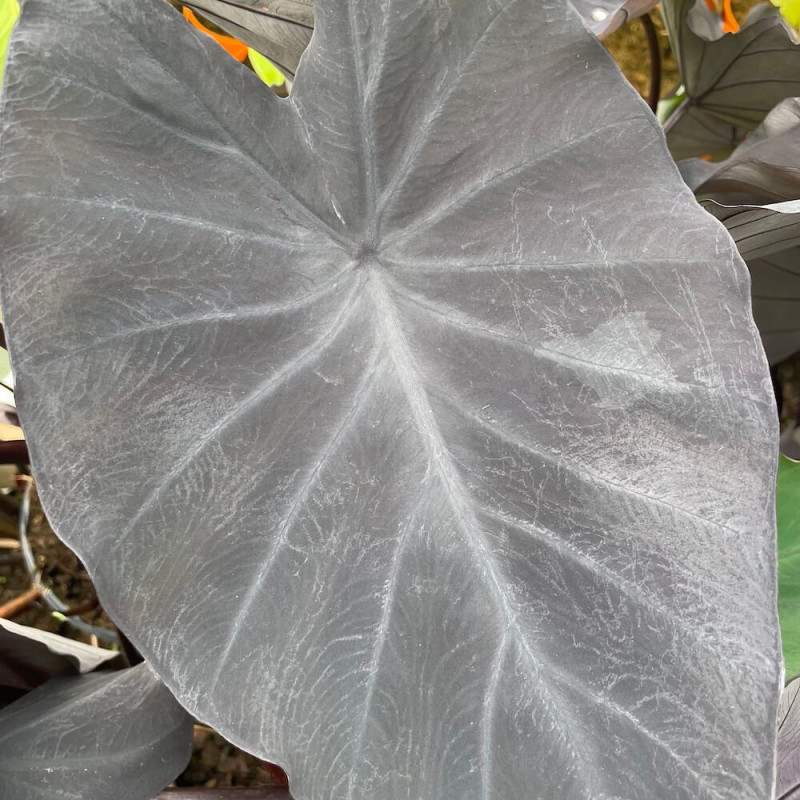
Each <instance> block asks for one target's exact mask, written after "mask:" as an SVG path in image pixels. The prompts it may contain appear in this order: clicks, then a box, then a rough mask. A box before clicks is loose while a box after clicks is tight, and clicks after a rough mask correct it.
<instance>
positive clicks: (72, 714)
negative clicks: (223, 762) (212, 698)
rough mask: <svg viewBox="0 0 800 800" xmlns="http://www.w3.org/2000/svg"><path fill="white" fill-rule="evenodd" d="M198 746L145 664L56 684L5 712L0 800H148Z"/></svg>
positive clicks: (0, 720) (0, 732) (0, 715)
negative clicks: (193, 742)
mask: <svg viewBox="0 0 800 800" xmlns="http://www.w3.org/2000/svg"><path fill="white" fill-rule="evenodd" d="M191 744H192V720H191V718H190V717H189V716H188V714H186V712H185V711H184V710H183V709H182V708H181V707H180V706H179V705H178V703H176V702H175V699H174V698H173V697H172V696H171V695H170V693H169V692H168V691H167V689H166V688H165V687H164V684H163V683H161V681H160V680H159V679H158V678H157V677H156V676H155V675H154V674H153V673H152V672H151V671H150V670H149V669H148V667H147V665H145V664H140V665H139V666H138V667H133V668H131V669H126V670H123V671H121V672H115V673H111V674H103V673H92V674H91V675H79V676H73V677H71V678H56V679H54V680H52V681H49V682H48V683H46V684H45V685H44V686H40V687H39V688H38V689H35V690H34V691H32V692H31V693H30V694H27V695H25V697H23V698H22V699H21V700H17V702H16V703H12V704H11V705H10V706H8V707H7V708H6V709H4V710H3V711H0V797H3V798H9V800H11V798H13V800H54V798H58V800H71V799H72V798H74V799H75V800H85V799H86V798H91V800H106V798H108V800H149V798H150V797H151V796H152V795H153V794H155V792H157V791H158V790H159V789H162V788H163V787H164V786H166V785H167V784H168V783H169V782H170V781H172V780H174V779H175V778H176V777H177V775H179V774H180V772H181V770H182V769H183V768H184V767H185V766H186V764H187V762H188V761H189V756H190V754H191Z"/></svg>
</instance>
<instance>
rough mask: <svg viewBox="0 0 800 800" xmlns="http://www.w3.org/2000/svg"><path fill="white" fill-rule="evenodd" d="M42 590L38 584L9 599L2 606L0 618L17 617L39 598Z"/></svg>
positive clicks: (0, 607)
mask: <svg viewBox="0 0 800 800" xmlns="http://www.w3.org/2000/svg"><path fill="white" fill-rule="evenodd" d="M40 594H41V590H40V589H39V587H38V586H34V587H33V588H32V589H28V591H27V592H25V593H23V594H21V595H20V596H19V597H15V598H14V599H13V600H9V601H8V602H7V603H4V604H3V605H2V606H0V619H12V618H13V617H16V616H17V614H19V613H20V612H21V611H24V610H25V609H26V608H27V607H28V606H32V605H33V604H34V603H35V602H36V600H38V598H39V595H40Z"/></svg>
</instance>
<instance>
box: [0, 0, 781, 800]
mask: <svg viewBox="0 0 800 800" xmlns="http://www.w3.org/2000/svg"><path fill="white" fill-rule="evenodd" d="M51 8H52V5H51V4H50V3H46V2H43V1H40V0H29V1H28V2H27V3H26V7H25V12H24V19H23V22H22V25H21V29H20V34H19V36H18V37H17V38H16V41H15V43H14V45H13V52H12V56H11V62H10V64H9V69H8V71H7V75H8V81H9V82H8V96H7V98H6V104H5V108H4V110H3V119H4V123H5V126H6V129H5V131H4V149H3V153H2V164H0V167H2V171H1V172H0V174H2V175H3V179H4V183H3V187H2V192H3V195H4V197H5V200H4V205H5V209H6V210H5V212H4V216H3V222H2V237H3V242H4V249H3V258H4V263H3V271H2V283H3V286H2V288H3V309H4V312H5V314H6V317H5V318H6V320H7V323H8V333H9V345H10V347H11V353H12V358H13V360H14V364H15V367H16V370H17V376H18V386H19V405H20V413H21V416H22V420H23V423H24V424H25V429H26V432H27V434H28V436H29V439H30V441H31V448H32V457H33V460H34V465H35V470H36V472H37V476H38V480H39V487H40V490H41V492H42V496H43V500H44V503H45V507H46V509H47V512H48V514H49V515H50V517H51V519H52V520H53V522H54V524H55V525H56V528H57V529H58V530H59V531H60V533H61V535H63V536H64V537H65V538H66V539H67V540H68V541H69V542H70V543H71V545H72V546H73V547H74V548H75V549H76V550H77V551H78V552H79V554H80V555H81V557H82V558H83V560H84V562H85V563H86V564H87V565H88V567H89V568H90V571H91V572H92V573H93V575H94V577H95V579H96V582H97V586H98V591H99V594H100V596H101V598H102V601H103V606H104V607H105V608H106V609H108V610H109V611H110V613H111V614H112V616H113V617H114V619H115V620H116V621H117V622H118V623H119V624H120V626H121V627H122V628H123V629H124V630H125V631H126V632H127V633H128V634H129V635H130V637H131V639H132V640H133V641H134V643H135V644H136V645H137V647H138V648H139V649H140V650H141V651H142V652H143V653H144V654H145V655H146V657H147V658H148V660H149V661H150V662H151V663H152V664H154V665H155V667H156V668H157V669H158V671H159V673H160V674H161V675H162V676H163V677H164V680H165V681H166V682H167V685H168V686H169V687H170V688H172V689H173V690H174V691H175V693H176V694H177V696H178V697H179V699H180V700H181V701H182V702H183V703H184V704H185V705H186V706H187V707H188V708H189V709H190V710H191V711H192V712H194V713H196V714H197V715H198V716H199V717H201V718H203V719H205V720H207V721H209V722H210V723H211V724H213V725H214V726H215V727H217V728H218V729H220V730H221V732H222V733H224V735H226V737H228V738H229V739H231V740H233V741H234V742H236V743H237V744H239V745H241V746H243V747H244V748H246V749H248V750H251V751H253V752H255V753H258V754H259V755H261V756H263V757H267V758H269V759H270V760H273V761H277V762H279V763H281V764H282V765H284V766H285V767H286V769H287V771H288V772H289V774H290V778H291V780H292V794H293V795H294V796H295V797H296V798H298V800H307V799H308V798H325V800H344V799H345V798H346V799H347V800H356V798H364V799H365V800H366V798H369V800H395V799H397V800H400V798H426V800H428V799H430V800H476V799H477V798H491V800H519V798H521V797H525V798H531V800H533V799H534V798H540V799H542V800H554V799H555V798H562V797H563V798H570V800H573V799H577V798H592V799H593V800H594V799H595V798H600V797H608V798H611V797H625V798H644V797H647V798H669V800H676V798H687V799H688V798H691V799H692V800H698V799H702V800H706V799H708V798H731V797H736V798H737V799H738V800H742V799H743V798H753V799H755V798H758V799H759V800H762V799H763V798H764V797H766V796H767V794H768V793H769V790H770V787H771V784H772V776H773V759H774V754H773V748H774V731H775V715H776V706H777V699H778V693H779V683H780V652H779V642H778V623H777V619H776V602H775V592H776V587H775V544H774V527H773V525H774V523H773V499H772V498H773V491H774V471H775V460H776V459H775V449H776V445H775V443H776V441H777V429H776V420H775V413H774V406H773V400H772V397H771V391H770V388H769V381H768V375H767V370H766V362H765V361H764V359H763V355H762V353H761V350H760V345H759V343H758V340H757V334H756V331H755V328H754V326H753V323H752V319H751V317H750V312H749V298H748V284H749V282H748V277H747V273H746V271H745V267H744V264H743V263H742V262H741V261H740V259H739V257H738V255H737V254H736V251H735V248H734V246H733V243H732V242H731V240H730V238H729V237H728V236H727V234H726V233H725V232H724V230H722V228H721V227H720V226H719V225H718V224H717V223H715V222H714V221H712V220H711V219H710V218H709V217H708V215H707V214H705V212H703V211H702V210H701V209H700V208H699V207H698V206H697V204H696V202H695V200H694V198H693V196H692V195H691V193H690V192H689V191H688V189H686V187H685V186H684V185H683V184H682V182H681V181H680V179H679V176H678V174H677V171H676V170H675V167H674V165H673V164H672V162H671V160H670V158H669V156H668V154H667V151H666V149H665V146H664V141H663V138H662V136H661V133H660V131H659V128H658V125H657V123H656V121H655V120H654V118H653V117H652V115H651V114H650V113H649V112H648V111H647V109H646V107H645V106H644V104H643V103H642V102H641V101H640V100H639V98H638V97H637V96H636V95H635V92H634V91H633V89H632V88H631V87H630V86H629V85H628V84H627V83H626V82H625V81H624V80H623V79H622V78H621V77H620V76H619V73H618V71H617V69H616V67H615V66H614V64H613V62H612V61H611V59H610V57H609V56H608V55H607V54H606V53H605V52H604V50H603V48H602V47H601V45H599V44H598V43H597V41H596V40H595V39H594V38H593V37H592V36H591V34H589V33H588V32H587V31H586V30H585V29H584V27H583V26H582V25H581V23H580V21H579V20H578V18H577V16H576V15H575V13H574V12H573V11H572V10H571V9H570V8H569V7H568V6H567V5H566V4H564V3H563V2H561V0H553V1H552V2H543V3H542V4H541V5H540V6H538V9H537V13H536V14H535V15H533V14H531V7H530V3H528V2H527V0H517V1H516V2H507V1H506V0H504V1H503V2H496V1H495V0H488V1H487V0H459V2H457V3H456V2H454V3H452V4H451V3H448V2H442V3H437V4H433V3H430V2H427V0H384V2H380V3H378V2H375V1H374V0H348V2H345V1H344V0H327V1H325V0H323V2H320V3H319V4H317V7H316V12H317V19H316V25H317V27H316V31H315V34H314V39H313V40H312V43H311V45H310V46H309V49H308V50H307V51H306V52H305V54H304V56H303V61H302V63H301V66H300V70H299V72H298V75H297V81H296V83H295V89H294V92H293V94H292V96H291V98H290V99H289V100H280V99H279V98H277V97H274V96H272V95H271V94H270V93H269V90H268V89H267V88H266V87H265V86H263V84H261V83H260V82H259V81H258V79H257V78H256V77H255V76H254V75H252V74H251V73H249V72H248V71H246V70H243V69H241V67H239V66H238V65H236V64H235V63H234V62H232V61H231V60H230V59H228V58H227V56H226V55H225V54H224V53H223V52H222V51H221V50H220V49H219V48H218V47H216V45H214V43H213V42H208V43H207V42H205V41H202V40H200V39H199V37H196V36H194V34H193V32H192V31H191V29H189V27H188V26H185V25H183V24H182V23H180V22H176V20H177V17H176V16H175V15H174V14H173V12H172V11H171V10H170V9H169V8H167V7H166V6H165V5H163V4H162V3H161V2H160V0H158V1H157V0H152V2H144V0H137V2H135V3H130V4H128V5H122V4H120V2H119V0H80V2H77V1H75V2H71V3H69V4H65V5H63V6H59V14H58V16H57V17H55V16H53V15H51V14H50V13H49V12H50V10H51ZM100 43H107V47H108V48H109V49H110V52H113V53H114V56H115V57H114V58H109V57H107V56H106V54H105V53H104V51H103V49H102V48H101V45H100ZM609 136H612V137H613V141H614V146H613V147H609V146H608V142H609ZM632 176H634V177H635V180H632ZM664 208H669V209H670V214H669V215H668V216H665V215H664V212H663V209H664ZM675 231H681V232H682V233H681V235H680V236H676V235H675Z"/></svg>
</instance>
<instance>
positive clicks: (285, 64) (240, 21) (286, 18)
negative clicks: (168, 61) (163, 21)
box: [184, 0, 314, 78]
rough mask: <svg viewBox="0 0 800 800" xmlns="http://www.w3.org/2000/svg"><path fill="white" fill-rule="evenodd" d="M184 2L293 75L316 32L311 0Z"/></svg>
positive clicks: (202, 0)
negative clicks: (312, 35)
mask: <svg viewBox="0 0 800 800" xmlns="http://www.w3.org/2000/svg"><path fill="white" fill-rule="evenodd" d="M184 5H188V6H191V7H192V8H195V9H197V10H198V11H202V13H203V14H204V15H205V16H206V17H208V18H209V19H210V20H212V21H213V22H216V24H217V25H219V26H220V27H221V28H222V29H223V30H226V31H228V32H229V33H230V34H231V35H232V36H235V37H236V38H237V39H239V40H241V41H242V42H245V44H247V45H248V46H250V47H252V48H253V49H254V50H256V51H258V52H259V53H261V54H262V55H265V56H266V57H267V58H269V59H270V60H271V61H272V62H273V63H274V64H276V65H277V66H278V67H280V69H281V70H282V71H283V72H284V74H286V75H288V76H289V77H290V78H293V77H294V74H295V72H296V71H297V64H298V62H299V61H300V56H301V55H303V51H304V50H305V49H306V47H308V43H309V41H310V40H311V34H312V33H313V31H314V7H313V5H312V3H311V0H271V2H264V0H244V1H243V2H238V3H237V2H232V0H192V2H189V3H185V4H184Z"/></svg>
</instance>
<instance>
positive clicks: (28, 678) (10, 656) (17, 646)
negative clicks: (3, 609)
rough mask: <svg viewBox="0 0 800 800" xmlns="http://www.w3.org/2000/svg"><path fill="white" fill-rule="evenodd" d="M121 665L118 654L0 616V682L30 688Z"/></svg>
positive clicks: (14, 686) (5, 684)
mask: <svg viewBox="0 0 800 800" xmlns="http://www.w3.org/2000/svg"><path fill="white" fill-rule="evenodd" d="M101 666H102V667H105V668H111V669H116V668H119V667H121V666H122V664H121V663H120V656H119V653H114V652H113V651H111V650H101V649H100V648H99V647H90V646H89V645H88V644H83V643H82V642H75V641H73V640H72V639H67V638H65V637H64V636H58V635H57V634H55V633H49V632H47V631H40V630H37V629H36V628H29V627H26V626H24V625H18V624H17V623H16V622H11V621H10V620H6V619H0V685H2V686H7V687H12V688H15V689H24V690H26V691H27V690H30V689H33V688H35V687H36V686H39V685H40V684H42V683H44V682H45V681H46V680H49V679H50V678H54V677H58V676H63V675H78V674H80V673H83V672H91V671H92V670H95V669H98V668H99V667H101Z"/></svg>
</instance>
